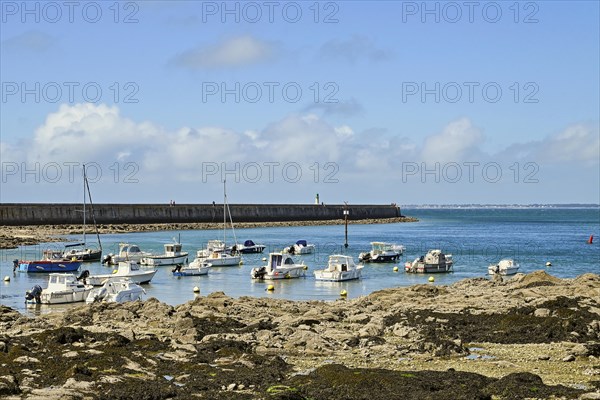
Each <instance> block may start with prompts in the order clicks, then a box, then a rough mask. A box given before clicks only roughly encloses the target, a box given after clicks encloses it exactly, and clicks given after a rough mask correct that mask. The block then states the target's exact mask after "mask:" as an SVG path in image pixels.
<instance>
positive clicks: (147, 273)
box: [84, 261, 158, 286]
mask: <svg viewBox="0 0 600 400" xmlns="http://www.w3.org/2000/svg"><path fill="white" fill-rule="evenodd" d="M156 271H158V270H156V269H141V268H140V264H139V263H138V262H137V261H121V262H120V263H119V266H118V267H117V269H116V271H115V272H113V273H112V274H101V275H89V276H86V277H84V278H85V281H86V282H87V283H89V284H90V285H94V286H102V285H104V283H105V281H106V280H107V279H113V278H129V279H130V280H131V281H132V282H133V283H137V284H142V283H148V282H150V281H151V280H152V278H154V275H155V274H156Z"/></svg>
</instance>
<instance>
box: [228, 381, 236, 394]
mask: <svg viewBox="0 0 600 400" xmlns="http://www.w3.org/2000/svg"><path fill="white" fill-rule="evenodd" d="M236 386H237V385H236V384H235V383H230V384H229V385H228V386H227V390H228V391H230V392H231V391H232V390H235V387H236Z"/></svg>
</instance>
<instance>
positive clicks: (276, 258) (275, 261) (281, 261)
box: [268, 253, 295, 271]
mask: <svg viewBox="0 0 600 400" xmlns="http://www.w3.org/2000/svg"><path fill="white" fill-rule="evenodd" d="M294 264H295V262H294V259H293V258H292V257H290V256H289V255H287V254H282V253H271V254H270V255H269V264H268V265H269V270H271V271H274V270H275V269H277V268H278V267H282V266H292V265H294Z"/></svg>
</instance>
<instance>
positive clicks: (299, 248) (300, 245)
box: [283, 240, 315, 255]
mask: <svg viewBox="0 0 600 400" xmlns="http://www.w3.org/2000/svg"><path fill="white" fill-rule="evenodd" d="M283 251H284V253H289V254H297V255H302V254H312V253H314V251H315V245H314V244H310V243H307V242H306V240H298V241H297V242H296V243H295V244H293V245H291V246H289V247H286V248H285V249H283Z"/></svg>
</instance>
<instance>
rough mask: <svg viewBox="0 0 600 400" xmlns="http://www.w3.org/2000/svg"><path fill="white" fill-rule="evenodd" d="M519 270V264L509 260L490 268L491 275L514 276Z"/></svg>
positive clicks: (501, 261)
mask: <svg viewBox="0 0 600 400" xmlns="http://www.w3.org/2000/svg"><path fill="white" fill-rule="evenodd" d="M518 270H519V264H517V263H516V262H514V260H511V259H509V258H507V259H504V260H500V262H499V263H498V264H491V265H490V266H489V267H488V274H490V275H514V274H516V273H517V271H518Z"/></svg>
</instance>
